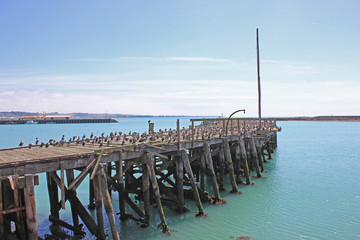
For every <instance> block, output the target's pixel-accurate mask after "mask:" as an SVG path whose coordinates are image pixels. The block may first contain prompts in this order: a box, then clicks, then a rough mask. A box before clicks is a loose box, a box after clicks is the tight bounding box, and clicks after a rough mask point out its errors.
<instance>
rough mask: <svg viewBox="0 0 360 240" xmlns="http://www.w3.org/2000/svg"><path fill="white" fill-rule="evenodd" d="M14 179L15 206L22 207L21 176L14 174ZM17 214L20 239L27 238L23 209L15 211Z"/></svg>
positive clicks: (16, 221) (17, 229)
mask: <svg viewBox="0 0 360 240" xmlns="http://www.w3.org/2000/svg"><path fill="white" fill-rule="evenodd" d="M12 181H13V185H12V187H13V194H14V207H15V208H20V207H21V205H20V196H19V190H20V189H19V176H18V175H17V174H15V175H13V176H12ZM15 215H16V218H15V219H16V220H15V223H16V233H17V235H18V237H19V239H20V240H25V237H26V236H25V226H24V221H23V216H22V215H23V214H22V212H21V211H16V212H15Z"/></svg>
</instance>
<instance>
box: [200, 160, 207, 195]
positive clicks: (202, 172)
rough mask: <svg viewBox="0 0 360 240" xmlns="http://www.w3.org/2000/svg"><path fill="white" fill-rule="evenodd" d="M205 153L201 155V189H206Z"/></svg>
mask: <svg viewBox="0 0 360 240" xmlns="http://www.w3.org/2000/svg"><path fill="white" fill-rule="evenodd" d="M205 168H206V163H205V155H204V154H201V156H200V189H201V190H202V191H205Z"/></svg>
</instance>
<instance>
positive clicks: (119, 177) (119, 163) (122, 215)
mask: <svg viewBox="0 0 360 240" xmlns="http://www.w3.org/2000/svg"><path fill="white" fill-rule="evenodd" d="M123 158H124V157H123V152H122V151H119V161H117V162H115V168H116V180H117V182H118V184H119V186H120V191H118V194H119V208H120V219H121V220H125V219H126V210H125V200H124V197H123V192H124V173H123Z"/></svg>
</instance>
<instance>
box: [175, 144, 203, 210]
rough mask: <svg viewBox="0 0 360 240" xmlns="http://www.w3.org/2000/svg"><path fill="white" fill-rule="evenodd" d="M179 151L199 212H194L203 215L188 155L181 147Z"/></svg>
mask: <svg viewBox="0 0 360 240" xmlns="http://www.w3.org/2000/svg"><path fill="white" fill-rule="evenodd" d="M180 152H181V158H182V160H183V162H184V168H185V171H186V173H187V175H188V177H189V180H190V184H191V187H192V189H193V193H194V199H195V204H196V206H197V207H198V209H199V212H198V213H197V214H196V216H203V215H205V212H204V208H203V206H202V204H201V200H200V196H199V191H198V189H197V186H196V183H195V179H194V174H193V172H192V169H191V165H190V161H189V157H188V155H187V153H186V150H185V149H182V150H181V151H180Z"/></svg>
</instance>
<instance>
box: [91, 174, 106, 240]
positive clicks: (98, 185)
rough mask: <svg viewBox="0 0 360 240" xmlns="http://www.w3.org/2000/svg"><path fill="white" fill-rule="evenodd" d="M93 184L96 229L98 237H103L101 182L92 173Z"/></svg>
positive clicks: (97, 176)
mask: <svg viewBox="0 0 360 240" xmlns="http://www.w3.org/2000/svg"><path fill="white" fill-rule="evenodd" d="M92 182H93V184H94V195H95V209H96V220H97V227H98V228H97V231H98V234H99V235H98V238H99V239H105V227H104V215H103V205H102V197H101V191H100V188H101V183H100V180H99V175H98V174H96V175H94V178H93V180H92Z"/></svg>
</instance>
